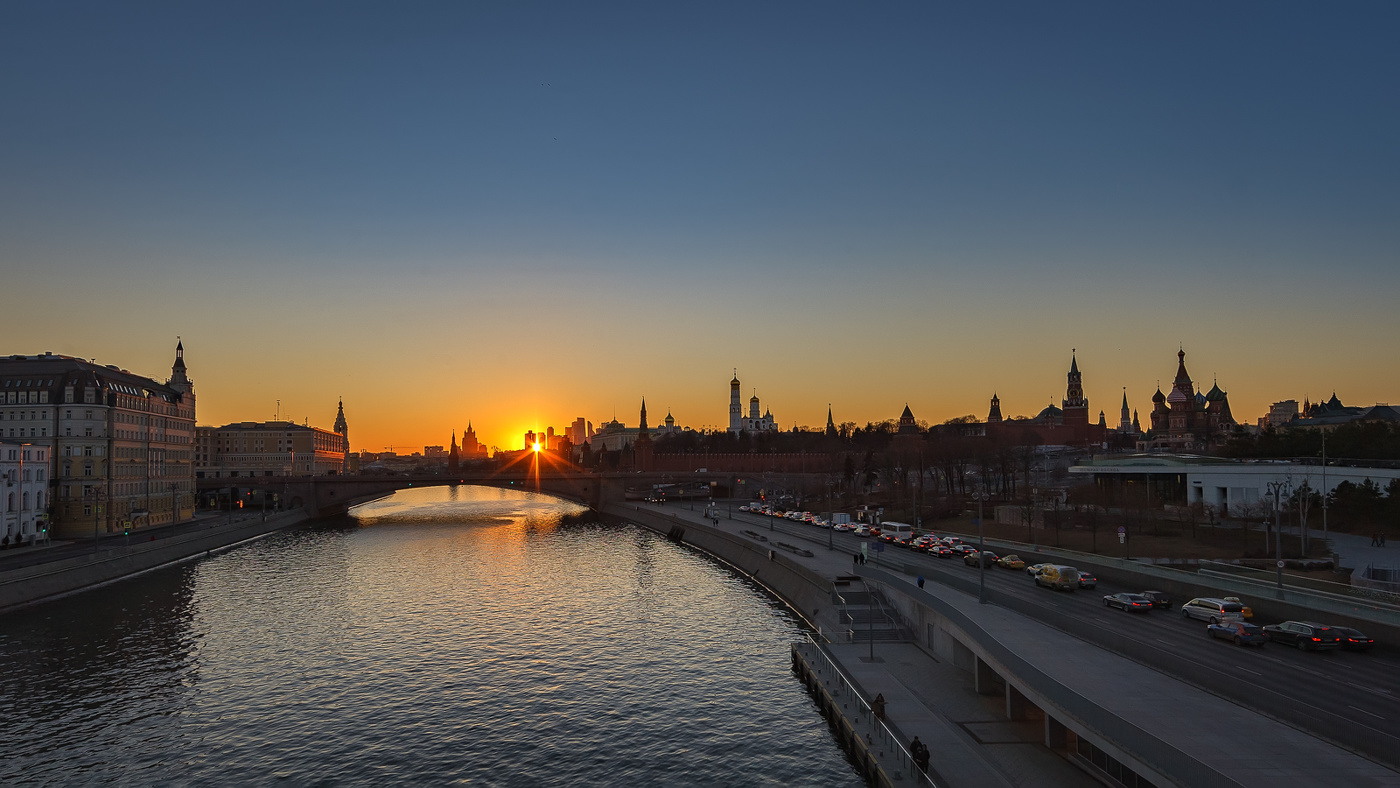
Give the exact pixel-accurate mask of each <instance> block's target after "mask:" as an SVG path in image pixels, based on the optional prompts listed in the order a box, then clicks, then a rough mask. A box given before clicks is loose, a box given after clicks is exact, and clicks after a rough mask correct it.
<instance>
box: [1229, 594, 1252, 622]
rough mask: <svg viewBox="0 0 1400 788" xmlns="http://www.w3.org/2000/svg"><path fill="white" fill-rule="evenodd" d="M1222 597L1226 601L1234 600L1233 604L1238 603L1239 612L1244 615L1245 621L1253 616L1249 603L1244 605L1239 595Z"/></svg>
mask: <svg viewBox="0 0 1400 788" xmlns="http://www.w3.org/2000/svg"><path fill="white" fill-rule="evenodd" d="M1224 599H1225V601H1226V602H1234V603H1235V604H1237V605H1239V606H1240V613H1241V614H1242V615H1243V616H1244V619H1245V620H1246V621H1248V620H1249V619H1251V618H1254V611H1253V610H1251V609H1250V608H1249V605H1246V604H1245V603H1243V602H1241V601H1240V598H1239V597H1237V596H1227V597H1224Z"/></svg>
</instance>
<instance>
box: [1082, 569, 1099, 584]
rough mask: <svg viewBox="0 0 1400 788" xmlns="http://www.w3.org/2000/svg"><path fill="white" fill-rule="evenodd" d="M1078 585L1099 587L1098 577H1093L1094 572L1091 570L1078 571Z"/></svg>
mask: <svg viewBox="0 0 1400 788" xmlns="http://www.w3.org/2000/svg"><path fill="white" fill-rule="evenodd" d="M1079 587H1080V588H1098V587H1099V579H1098V578H1097V577H1094V574H1093V573H1092V572H1080V573H1079Z"/></svg>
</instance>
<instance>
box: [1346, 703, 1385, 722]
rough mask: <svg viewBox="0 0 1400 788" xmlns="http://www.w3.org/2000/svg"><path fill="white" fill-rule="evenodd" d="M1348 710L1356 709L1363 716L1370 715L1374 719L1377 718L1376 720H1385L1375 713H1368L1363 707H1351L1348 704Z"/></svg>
mask: <svg viewBox="0 0 1400 788" xmlns="http://www.w3.org/2000/svg"><path fill="white" fill-rule="evenodd" d="M1347 708H1348V709H1356V710H1357V711H1359V712H1361V713H1362V714H1370V715H1371V716H1372V717H1375V718H1376V719H1378V720H1383V719H1385V717H1382V716H1381V715H1379V714H1376V713H1375V712H1370V711H1366V710H1365V709H1363V708H1361V707H1359V706H1353V705H1351V704H1350V703H1348V704H1347Z"/></svg>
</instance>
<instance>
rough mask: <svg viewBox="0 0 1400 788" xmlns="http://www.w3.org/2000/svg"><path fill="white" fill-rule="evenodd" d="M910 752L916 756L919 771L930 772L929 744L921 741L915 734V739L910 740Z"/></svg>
mask: <svg viewBox="0 0 1400 788" xmlns="http://www.w3.org/2000/svg"><path fill="white" fill-rule="evenodd" d="M909 754H910V755H912V756H914V763H915V764H916V765H917V766H918V767H919V771H921V772H923V773H924V774H928V759H929V751H928V745H927V744H924V743H923V742H921V741H919V737H918V736H915V737H914V740H913V741H911V742H909Z"/></svg>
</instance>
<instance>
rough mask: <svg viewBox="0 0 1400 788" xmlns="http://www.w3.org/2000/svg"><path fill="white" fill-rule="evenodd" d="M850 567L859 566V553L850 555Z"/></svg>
mask: <svg viewBox="0 0 1400 788" xmlns="http://www.w3.org/2000/svg"><path fill="white" fill-rule="evenodd" d="M851 565H852V566H860V553H851Z"/></svg>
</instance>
